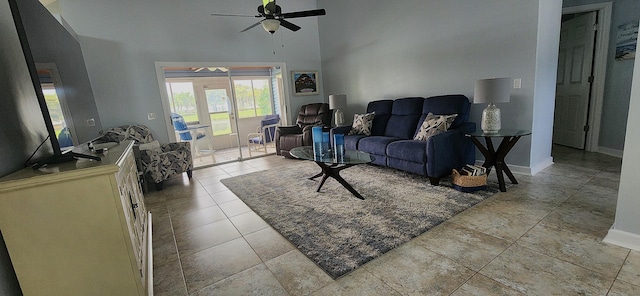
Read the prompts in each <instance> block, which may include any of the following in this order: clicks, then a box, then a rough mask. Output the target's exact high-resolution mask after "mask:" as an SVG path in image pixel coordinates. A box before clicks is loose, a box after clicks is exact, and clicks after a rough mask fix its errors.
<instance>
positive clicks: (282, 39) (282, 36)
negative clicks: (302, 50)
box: [280, 31, 284, 48]
mask: <svg viewBox="0 0 640 296" xmlns="http://www.w3.org/2000/svg"><path fill="white" fill-rule="evenodd" d="M280 43H281V44H282V48H284V33H282V31H280Z"/></svg>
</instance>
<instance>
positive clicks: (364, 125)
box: [349, 112, 376, 136]
mask: <svg viewBox="0 0 640 296" xmlns="http://www.w3.org/2000/svg"><path fill="white" fill-rule="evenodd" d="M375 115H376V112H371V113H366V114H354V115H353V125H352V126H351V131H349V135H366V136H370V135H371V126H372V125H373V117H374V116H375Z"/></svg>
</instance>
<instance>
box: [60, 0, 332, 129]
mask: <svg viewBox="0 0 640 296" xmlns="http://www.w3.org/2000/svg"><path fill="white" fill-rule="evenodd" d="M59 2H60V3H59V5H60V11H61V13H62V16H63V17H64V18H65V19H66V20H67V22H68V23H69V24H70V25H71V26H72V27H73V28H74V30H75V31H76V32H77V33H78V35H80V38H79V39H80V44H81V45H82V50H83V52H84V55H85V61H86V63H87V69H88V71H89V77H90V79H91V83H92V86H93V90H94V94H95V97H96V101H97V105H98V110H99V112H100V118H102V125H103V126H104V127H105V128H106V127H110V126H116V125H121V124H127V123H142V124H145V125H147V126H149V127H150V128H151V130H152V132H153V134H154V136H155V137H156V138H158V139H159V140H160V141H161V142H166V141H168V137H169V136H168V131H167V125H166V118H164V117H163V116H158V119H156V120H151V121H149V120H147V113H156V114H158V115H161V114H163V110H162V103H161V99H160V87H159V86H158V81H157V79H156V72H155V68H154V62H157V61H163V62H285V63H286V66H287V70H288V71H292V70H320V45H319V39H318V26H317V19H316V18H313V17H312V18H301V19H296V20H291V21H292V22H294V23H295V24H297V25H299V26H301V27H302V29H301V30H300V31H298V32H295V33H292V32H291V31H288V30H286V29H283V28H281V29H280V30H281V31H283V32H282V33H283V35H281V33H280V30H279V32H276V34H275V35H273V39H272V36H271V35H269V34H268V33H267V32H265V31H264V30H263V29H262V28H261V27H260V26H258V27H256V28H254V29H252V30H249V31H247V32H244V33H240V31H241V30H242V29H244V28H246V27H248V26H249V25H250V24H253V23H255V22H256V21H257V19H254V18H243V17H214V16H211V15H210V14H211V13H214V12H215V13H232V14H248V15H254V14H255V13H256V8H257V6H258V5H259V1H234V0H222V1H210V0H206V1H205V0H192V1H155V0H140V1H130V0H114V1H86V0H59ZM278 4H279V5H281V6H282V9H283V11H284V12H288V11H294V10H307V9H315V8H316V1H314V0H304V1H293V0H286V1H281V2H278ZM282 40H284V48H283V47H281V41H282ZM274 43H275V49H276V52H277V54H276V55H274V54H273V52H272V46H273V44H274ZM320 74H321V76H322V73H320ZM290 80H291V79H287V81H286V83H289V85H290V83H291V81H290ZM289 92H290V93H289V94H288V95H289V99H290V102H291V108H290V110H289V112H288V113H289V114H292V113H294V114H297V110H298V109H299V107H300V106H301V105H303V104H306V103H311V102H325V101H327V99H326V98H325V96H324V94H323V93H322V90H321V92H320V95H315V96H296V97H293V96H291V87H289Z"/></svg>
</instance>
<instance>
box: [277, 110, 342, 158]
mask: <svg viewBox="0 0 640 296" xmlns="http://www.w3.org/2000/svg"><path fill="white" fill-rule="evenodd" d="M332 114H333V111H332V110H331V109H329V104H327V103H313V104H308V105H303V106H302V107H300V111H299V112H298V118H297V119H296V125H293V126H279V127H278V128H277V129H276V153H277V154H278V155H282V156H284V157H287V158H291V155H290V154H289V150H291V149H293V148H295V147H299V146H311V142H312V138H311V128H313V126H316V125H320V126H322V127H323V130H326V131H329V129H330V128H331V116H332Z"/></svg>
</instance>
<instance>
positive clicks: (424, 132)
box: [413, 112, 458, 141]
mask: <svg viewBox="0 0 640 296" xmlns="http://www.w3.org/2000/svg"><path fill="white" fill-rule="evenodd" d="M456 116H458V114H451V115H433V113H431V112H429V114H427V117H425V119H424V121H423V122H422V125H421V126H420V130H418V133H416V136H415V137H413V139H414V140H418V141H426V140H428V139H429V138H430V137H431V136H433V135H437V134H439V133H443V132H446V131H447V130H448V129H449V127H451V124H452V123H453V121H454V120H455V119H456Z"/></svg>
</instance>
